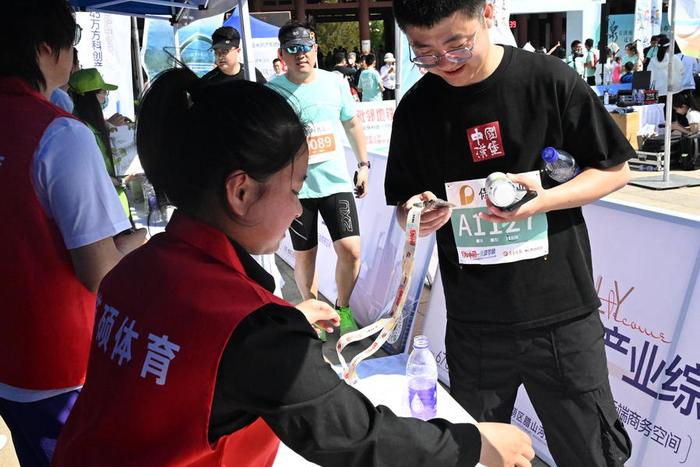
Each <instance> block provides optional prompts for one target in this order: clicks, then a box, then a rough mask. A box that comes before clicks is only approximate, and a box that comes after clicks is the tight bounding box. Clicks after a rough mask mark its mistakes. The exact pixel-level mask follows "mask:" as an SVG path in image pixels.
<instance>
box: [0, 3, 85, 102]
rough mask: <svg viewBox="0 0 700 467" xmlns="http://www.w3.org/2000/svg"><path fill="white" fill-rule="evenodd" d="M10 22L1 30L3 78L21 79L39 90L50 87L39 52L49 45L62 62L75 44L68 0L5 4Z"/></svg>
mask: <svg viewBox="0 0 700 467" xmlns="http://www.w3.org/2000/svg"><path fill="white" fill-rule="evenodd" d="M3 14H4V15H5V17H6V18H8V19H9V21H6V22H5V23H4V24H3V26H2V28H0V44H2V47H0V76H17V77H19V78H21V79H23V80H24V81H26V82H27V83H28V84H29V85H30V86H32V87H33V88H34V89H36V90H37V91H42V90H43V89H44V88H46V79H45V78H44V75H43V74H42V72H41V69H40V68H39V62H38V60H37V53H38V51H39V46H40V45H41V44H42V43H46V45H48V46H49V47H51V50H52V51H53V54H54V57H55V58H56V60H58V56H59V54H60V52H61V50H65V49H67V48H69V47H70V46H72V45H73V41H74V40H75V18H74V17H73V11H72V10H71V8H70V7H69V6H68V3H67V2H66V1H65V0H22V1H13V2H3Z"/></svg>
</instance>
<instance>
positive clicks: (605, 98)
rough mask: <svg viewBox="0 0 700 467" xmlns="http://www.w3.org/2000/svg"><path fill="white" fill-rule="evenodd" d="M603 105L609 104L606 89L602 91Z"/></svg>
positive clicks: (608, 95)
mask: <svg viewBox="0 0 700 467" xmlns="http://www.w3.org/2000/svg"><path fill="white" fill-rule="evenodd" d="M603 105H610V93H609V92H608V90H607V89H606V90H605V92H603Z"/></svg>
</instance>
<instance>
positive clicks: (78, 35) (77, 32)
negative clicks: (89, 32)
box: [73, 23, 83, 47]
mask: <svg viewBox="0 0 700 467" xmlns="http://www.w3.org/2000/svg"><path fill="white" fill-rule="evenodd" d="M82 36H83V28H81V27H80V25H79V24H78V23H75V36H73V47H75V46H76V45H78V43H79V42H80V38H81V37H82Z"/></svg>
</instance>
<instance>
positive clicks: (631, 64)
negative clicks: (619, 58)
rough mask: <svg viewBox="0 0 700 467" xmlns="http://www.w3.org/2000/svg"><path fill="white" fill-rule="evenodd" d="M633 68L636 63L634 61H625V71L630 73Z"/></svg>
mask: <svg viewBox="0 0 700 467" xmlns="http://www.w3.org/2000/svg"><path fill="white" fill-rule="evenodd" d="M632 70H634V63H632V62H627V63H625V71H626V72H627V73H629V72H630V71H632Z"/></svg>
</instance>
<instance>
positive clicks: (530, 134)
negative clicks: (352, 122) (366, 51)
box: [385, 0, 635, 466]
mask: <svg viewBox="0 0 700 467" xmlns="http://www.w3.org/2000/svg"><path fill="white" fill-rule="evenodd" d="M393 3H394V15H395V17H396V20H397V21H398V24H399V26H400V27H401V29H402V30H403V31H405V32H406V34H407V36H408V40H409V44H410V45H411V49H412V50H411V52H412V61H413V63H414V64H416V65H417V66H419V67H422V68H425V69H427V71H428V73H427V74H426V75H425V76H423V78H421V79H420V80H419V81H418V82H417V83H416V84H415V85H414V86H413V87H412V88H411V89H410V90H409V91H408V92H407V93H406V95H405V96H404V97H403V99H402V100H401V102H400V104H399V106H398V108H397V110H396V113H395V115H394V122H393V130H392V135H391V147H390V150H389V159H388V163H387V172H386V180H385V192H386V199H387V203H388V204H391V205H397V218H398V220H399V222H400V223H401V225H404V224H405V221H406V215H407V212H408V209H409V208H410V207H411V206H412V205H413V203H415V202H419V201H425V200H429V199H434V198H436V197H439V198H444V199H448V200H449V201H452V202H454V203H455V204H456V205H457V207H456V208H455V209H451V208H449V207H447V208H439V209H426V210H424V212H423V215H422V217H421V226H420V227H421V235H422V236H423V235H429V234H431V233H432V232H436V235H437V243H438V254H439V260H440V272H441V276H442V280H443V284H444V290H445V302H446V307H447V331H446V337H445V343H446V350H447V360H448V364H449V371H450V385H451V388H450V389H451V392H452V394H453V395H454V397H455V398H456V399H457V400H458V401H459V402H460V403H461V404H462V405H463V406H464V407H465V408H466V409H467V410H468V411H469V412H470V413H471V414H472V415H473V416H474V417H475V418H476V419H477V420H480V421H486V420H488V421H499V422H506V423H507V422H509V421H510V419H511V413H512V410H513V406H514V403H515V398H516V395H517V391H518V388H519V387H520V385H521V384H523V385H524V386H525V389H526V390H527V392H528V395H529V397H530V400H531V401H532V403H533V405H534V407H535V409H536V411H537V414H538V416H539V417H540V419H541V420H542V423H543V426H544V430H545V434H546V437H547V442H548V445H549V449H550V452H551V453H552V455H553V457H554V460H555V461H556V462H557V464H558V465H562V466H578V465H585V466H610V465H616V466H617V465H623V463H624V461H625V460H626V459H627V458H629V455H630V452H631V444H630V441H629V437H628V436H627V433H626V432H625V430H624V427H623V426H622V424H621V423H620V421H619V420H618V417H617V413H616V411H615V406H614V404H613V399H612V394H611V390H610V385H609V382H608V372H607V365H606V357H605V346H604V342H603V335H604V331H603V326H602V323H601V321H600V318H599V313H598V308H599V306H600V301H599V299H598V296H597V293H596V290H595V288H594V284H593V279H592V264H591V253H590V245H589V241H588V233H587V230H586V225H585V221H584V218H583V215H582V212H581V208H580V206H582V205H584V204H587V203H590V202H592V201H595V200H597V199H599V198H601V197H602V196H605V195H607V194H608V193H611V192H613V191H615V190H617V189H619V188H621V187H622V186H624V185H625V184H626V183H627V180H628V178H629V168H628V166H627V163H626V161H627V160H628V159H629V158H630V157H632V156H634V154H635V153H634V150H633V149H632V147H631V146H630V145H629V143H628V142H627V141H626V140H625V138H624V135H622V133H621V132H620V131H619V130H618V128H617V126H616V125H615V123H614V122H613V120H612V119H611V118H610V116H609V115H608V113H607V112H606V110H605V109H604V108H603V107H602V105H601V104H600V102H599V100H598V98H597V97H596V96H595V94H593V93H592V92H591V89H590V87H589V86H588V85H587V84H586V82H585V81H583V80H581V79H580V77H579V76H578V75H577V74H576V72H575V71H573V70H572V69H571V68H570V67H568V66H567V65H566V64H565V63H563V62H562V61H561V60H559V59H556V58H554V57H550V56H548V55H544V54H532V53H528V52H524V51H521V50H519V49H517V48H512V47H508V46H500V45H494V44H492V43H491V41H490V38H489V31H488V29H489V28H490V27H491V26H492V25H493V22H494V8H493V5H492V4H491V3H489V2H485V1H484V0H461V1H455V0H436V1H434V2H424V1H422V0H394V2H393ZM547 146H552V147H555V148H560V149H563V150H565V151H567V152H569V153H571V154H572V155H573V156H574V157H575V158H576V160H577V163H578V165H579V166H580V169H581V173H580V174H579V175H577V176H576V177H575V178H573V179H572V180H570V181H568V182H566V183H563V184H561V185H558V186H554V185H555V184H554V182H547V176H546V175H542V176H541V179H542V182H540V172H539V170H540V169H542V168H543V165H544V163H543V162H542V160H541V158H540V153H541V151H542V149H544V148H545V147H547ZM493 172H506V173H509V174H514V175H511V176H510V177H511V178H512V179H513V180H514V181H516V182H518V183H521V184H522V185H524V186H526V187H527V188H528V189H529V190H531V191H534V192H536V194H537V196H536V197H534V198H533V199H532V200H530V201H528V202H525V203H524V204H521V205H520V206H519V207H518V208H516V209H514V210H513V211H503V210H500V209H498V208H496V207H494V206H493V205H491V204H490V203H488V201H487V199H486V197H485V196H484V193H485V191H484V190H483V189H482V187H483V186H484V185H483V180H484V178H486V177H487V176H488V175H489V174H491V173H493ZM526 173H527V174H526ZM543 183H544V185H545V187H543ZM514 245H518V246H517V247H516V246H514Z"/></svg>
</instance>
